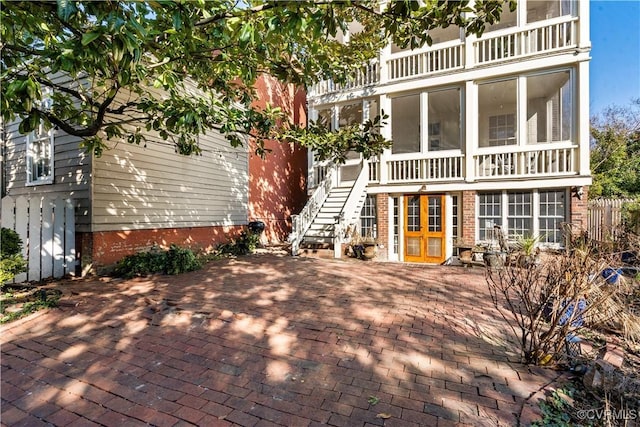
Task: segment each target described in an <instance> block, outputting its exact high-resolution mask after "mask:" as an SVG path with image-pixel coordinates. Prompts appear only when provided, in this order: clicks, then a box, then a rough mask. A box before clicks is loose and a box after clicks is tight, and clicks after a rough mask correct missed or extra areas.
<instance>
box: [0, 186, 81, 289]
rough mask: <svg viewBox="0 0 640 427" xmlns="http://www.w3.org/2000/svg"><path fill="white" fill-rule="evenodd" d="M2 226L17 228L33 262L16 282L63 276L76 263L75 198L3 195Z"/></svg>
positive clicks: (24, 253) (29, 261)
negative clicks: (73, 199)
mask: <svg viewBox="0 0 640 427" xmlns="http://www.w3.org/2000/svg"><path fill="white" fill-rule="evenodd" d="M0 224H1V225H2V227H5V228H10V229H12V230H15V231H16V232H17V233H18V234H19V235H20V238H21V239H22V242H23V256H24V257H25V259H26V260H27V261H28V263H29V266H28V270H27V272H26V273H22V274H20V275H18V276H16V278H15V282H17V283H19V282H25V281H34V280H35V281H38V280H42V279H47V278H49V277H53V278H60V277H63V276H64V275H66V274H73V273H74V272H75V266H76V249H75V228H76V227H75V215H74V205H73V201H72V200H70V199H63V198H60V197H58V198H56V199H52V198H45V197H33V196H32V197H25V196H19V197H10V196H6V197H3V198H2V217H1V220H0Z"/></svg>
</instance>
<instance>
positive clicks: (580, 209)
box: [569, 186, 589, 230]
mask: <svg viewBox="0 0 640 427" xmlns="http://www.w3.org/2000/svg"><path fill="white" fill-rule="evenodd" d="M582 192H583V194H582V196H580V198H578V196H577V195H576V194H575V193H574V192H573V191H572V192H571V196H570V199H571V201H570V205H569V222H570V223H571V224H574V225H575V226H576V227H574V229H576V230H586V229H587V215H588V212H587V211H588V200H587V199H588V196H589V187H587V186H585V187H582Z"/></svg>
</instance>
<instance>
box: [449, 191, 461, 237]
mask: <svg viewBox="0 0 640 427" xmlns="http://www.w3.org/2000/svg"><path fill="white" fill-rule="evenodd" d="M451 210H452V216H453V223H452V229H451V234H452V235H453V241H454V242H455V241H456V240H457V239H458V237H460V234H459V233H460V232H459V228H458V223H459V217H458V196H451Z"/></svg>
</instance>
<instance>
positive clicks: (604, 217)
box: [587, 199, 631, 242]
mask: <svg viewBox="0 0 640 427" xmlns="http://www.w3.org/2000/svg"><path fill="white" fill-rule="evenodd" d="M627 202H631V200H628V199H595V200H589V204H588V220H587V227H588V228H587V232H588V235H589V237H590V238H591V239H594V240H597V241H599V242H603V241H606V240H615V239H616V238H617V237H618V234H619V233H620V225H621V224H622V206H623V205H624V204H625V203H627Z"/></svg>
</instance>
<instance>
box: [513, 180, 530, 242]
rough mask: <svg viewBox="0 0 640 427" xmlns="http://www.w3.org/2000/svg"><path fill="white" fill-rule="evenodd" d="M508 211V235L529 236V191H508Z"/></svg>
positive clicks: (514, 237)
mask: <svg viewBox="0 0 640 427" xmlns="http://www.w3.org/2000/svg"><path fill="white" fill-rule="evenodd" d="M508 197H509V213H508V216H507V224H508V227H509V228H508V232H509V234H508V237H509V238H510V239H517V238H518V237H531V236H532V235H533V233H532V225H533V224H532V219H533V212H532V210H531V193H530V192H518V193H508Z"/></svg>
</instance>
